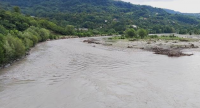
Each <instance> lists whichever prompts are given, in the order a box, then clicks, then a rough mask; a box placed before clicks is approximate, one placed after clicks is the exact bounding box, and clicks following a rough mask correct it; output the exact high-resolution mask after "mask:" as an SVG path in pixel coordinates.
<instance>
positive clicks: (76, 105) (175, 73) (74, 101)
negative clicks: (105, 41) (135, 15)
mask: <svg viewBox="0 0 200 108" xmlns="http://www.w3.org/2000/svg"><path fill="white" fill-rule="evenodd" d="M83 40H84V39H66V40H56V41H48V42H44V43H41V44H39V45H37V46H36V47H35V48H34V49H33V50H32V51H31V55H29V56H28V57H27V58H25V59H23V60H21V61H19V62H16V63H14V64H13V65H12V66H11V67H9V68H6V69H2V70H0V108H200V102H199V101H200V53H199V51H192V53H194V55H193V56H190V57H188V56H185V57H179V58H169V57H167V56H164V55H155V54H153V53H152V52H147V51H142V50H132V49H120V48H114V47H112V46H102V45H96V47H93V45H92V44H86V43H83V42H82V41H83Z"/></svg>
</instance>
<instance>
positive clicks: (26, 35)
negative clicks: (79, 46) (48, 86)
mask: <svg viewBox="0 0 200 108" xmlns="http://www.w3.org/2000/svg"><path fill="white" fill-rule="evenodd" d="M58 34H68V35H71V31H70V29H65V28H63V27H60V26H58V25H56V24H55V23H53V22H50V21H48V20H45V19H40V18H35V17H30V16H25V15H23V14H21V11H20V8H18V7H14V8H13V9H12V12H11V11H5V10H3V9H0V67H1V65H3V64H5V63H8V62H10V61H13V60H16V59H18V58H20V57H22V56H24V55H25V53H26V52H27V51H29V49H30V48H31V47H33V46H35V45H36V44H37V43H38V42H42V41H46V40H47V39H57V38H58Z"/></svg>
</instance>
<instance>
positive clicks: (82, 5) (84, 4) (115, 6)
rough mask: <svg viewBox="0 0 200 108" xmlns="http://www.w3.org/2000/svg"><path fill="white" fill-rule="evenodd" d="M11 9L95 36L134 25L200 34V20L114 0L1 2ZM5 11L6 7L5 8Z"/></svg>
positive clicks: (122, 30) (163, 31) (17, 0)
mask: <svg viewBox="0 0 200 108" xmlns="http://www.w3.org/2000/svg"><path fill="white" fill-rule="evenodd" d="M0 2H1V3H4V6H5V4H6V5H7V6H6V8H7V9H8V7H9V6H19V7H20V8H21V9H22V13H24V14H26V15H31V16H35V17H45V18H49V19H50V20H51V21H53V22H54V23H56V24H58V25H60V26H62V27H66V26H67V25H73V26H74V27H75V28H88V29H90V30H92V31H93V32H95V33H97V34H98V33H110V34H112V33H123V32H124V31H125V30H126V29H127V28H129V27H131V25H136V26H137V27H139V28H144V29H147V30H148V31H149V32H150V33H172V32H179V31H187V32H189V31H194V30H195V31H199V30H198V27H199V26H198V25H199V19H198V18H196V17H193V16H186V15H181V14H170V13H168V12H166V11H165V10H164V9H160V8H153V7H150V6H141V5H134V4H130V3H126V2H122V1H113V0H34V1H33V0H26V1H24V0H0ZM4 8H5V7H4Z"/></svg>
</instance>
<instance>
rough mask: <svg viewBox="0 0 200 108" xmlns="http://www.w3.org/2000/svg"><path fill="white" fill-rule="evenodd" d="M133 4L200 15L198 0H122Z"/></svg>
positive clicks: (199, 0)
mask: <svg viewBox="0 0 200 108" xmlns="http://www.w3.org/2000/svg"><path fill="white" fill-rule="evenodd" d="M122 1H125V2H130V3H133V4H140V5H150V6H153V7H158V8H166V9H172V10H175V11H179V12H183V13H200V0H122Z"/></svg>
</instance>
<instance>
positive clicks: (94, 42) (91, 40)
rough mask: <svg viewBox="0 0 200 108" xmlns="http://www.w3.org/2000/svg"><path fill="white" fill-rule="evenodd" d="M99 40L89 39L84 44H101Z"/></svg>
mask: <svg viewBox="0 0 200 108" xmlns="http://www.w3.org/2000/svg"><path fill="white" fill-rule="evenodd" d="M97 41H98V40H96V39H87V40H84V41H83V42H87V43H93V44H101V43H100V42H97Z"/></svg>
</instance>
